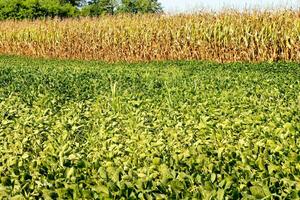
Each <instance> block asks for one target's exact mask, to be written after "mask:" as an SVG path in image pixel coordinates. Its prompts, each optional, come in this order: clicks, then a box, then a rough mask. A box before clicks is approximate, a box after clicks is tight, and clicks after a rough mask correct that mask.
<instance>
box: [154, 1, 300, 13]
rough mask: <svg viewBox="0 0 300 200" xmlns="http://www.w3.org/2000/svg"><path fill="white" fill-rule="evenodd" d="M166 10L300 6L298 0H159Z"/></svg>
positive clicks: (184, 10) (297, 7)
mask: <svg viewBox="0 0 300 200" xmlns="http://www.w3.org/2000/svg"><path fill="white" fill-rule="evenodd" d="M159 1H160V2H161V3H162V6H163V8H164V10H165V11H167V12H186V11H197V10H199V9H202V8H204V9H208V10H215V11H218V10H221V9H222V8H235V9H243V8H247V9H251V8H255V9H260V8H261V9H274V8H296V9H299V8H300V0H159Z"/></svg>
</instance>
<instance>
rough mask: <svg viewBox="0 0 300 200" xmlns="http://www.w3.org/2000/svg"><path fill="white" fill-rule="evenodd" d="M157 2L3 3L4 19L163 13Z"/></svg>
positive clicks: (51, 0) (0, 16)
mask: <svg viewBox="0 0 300 200" xmlns="http://www.w3.org/2000/svg"><path fill="white" fill-rule="evenodd" d="M159 12H162V7H161V4H160V3H159V2H158V1H157V0H0V19H36V18H46V17H61V18H64V17H76V16H81V15H82V16H100V15H106V14H109V15H114V14H118V13H133V14H135V13H159Z"/></svg>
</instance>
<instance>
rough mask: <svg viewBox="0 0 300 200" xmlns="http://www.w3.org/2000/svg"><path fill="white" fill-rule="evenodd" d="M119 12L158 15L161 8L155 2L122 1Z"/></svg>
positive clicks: (155, 0)
mask: <svg viewBox="0 0 300 200" xmlns="http://www.w3.org/2000/svg"><path fill="white" fill-rule="evenodd" d="M119 12H123V13H158V12H162V7H161V4H160V3H159V2H158V1H157V0H122V3H121V5H120V7H119Z"/></svg>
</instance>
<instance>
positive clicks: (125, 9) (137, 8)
mask: <svg viewBox="0 0 300 200" xmlns="http://www.w3.org/2000/svg"><path fill="white" fill-rule="evenodd" d="M159 12H162V7H161V4H160V3H159V2H158V1H157V0H121V1H117V0H93V1H90V2H89V5H88V6H86V7H84V8H83V9H82V13H83V15H85V16H99V15H103V14H111V15H113V14H116V13H133V14H136V13H159Z"/></svg>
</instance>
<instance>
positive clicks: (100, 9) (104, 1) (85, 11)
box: [82, 0, 118, 16]
mask: <svg viewBox="0 0 300 200" xmlns="http://www.w3.org/2000/svg"><path fill="white" fill-rule="evenodd" d="M117 7H118V2H117V1H116V0H93V1H90V2H89V4H88V5H87V6H85V7H83V8H82V15H84V16H99V15H105V14H110V15H113V14H115V12H116V9H117Z"/></svg>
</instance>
